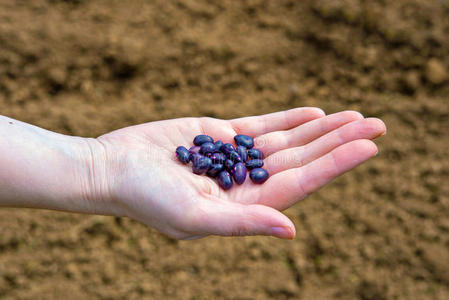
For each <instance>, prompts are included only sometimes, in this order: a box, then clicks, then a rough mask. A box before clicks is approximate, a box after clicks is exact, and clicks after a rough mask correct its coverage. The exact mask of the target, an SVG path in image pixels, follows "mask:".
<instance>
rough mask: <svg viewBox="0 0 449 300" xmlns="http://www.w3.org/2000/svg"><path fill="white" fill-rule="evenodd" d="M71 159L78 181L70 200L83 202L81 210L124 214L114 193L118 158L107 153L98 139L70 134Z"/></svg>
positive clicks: (95, 212) (104, 213)
mask: <svg viewBox="0 0 449 300" xmlns="http://www.w3.org/2000/svg"><path fill="white" fill-rule="evenodd" d="M70 138H71V139H72V141H71V143H72V145H73V146H72V149H73V151H72V157H73V158H74V164H75V167H74V168H73V169H74V172H75V174H74V177H75V178H76V181H77V182H79V185H78V186H77V191H76V192H75V194H74V195H73V196H72V197H73V201H80V202H81V203H83V211H80V212H83V213H92V214H102V215H115V216H123V215H125V214H124V209H123V206H122V205H121V204H120V202H119V201H118V200H117V199H116V198H115V197H114V196H113V193H112V192H111V188H112V186H113V182H114V180H115V178H116V173H117V169H118V168H117V166H118V165H119V163H118V158H117V157H110V155H109V156H108V153H107V149H106V146H105V144H104V143H103V142H101V141H100V140H99V139H95V138H79V137H70Z"/></svg>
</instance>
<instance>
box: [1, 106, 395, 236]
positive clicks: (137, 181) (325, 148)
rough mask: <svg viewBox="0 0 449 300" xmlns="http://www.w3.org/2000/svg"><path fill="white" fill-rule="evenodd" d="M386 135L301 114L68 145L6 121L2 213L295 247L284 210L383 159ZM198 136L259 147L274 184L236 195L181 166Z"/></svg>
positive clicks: (125, 133)
mask: <svg viewBox="0 0 449 300" xmlns="http://www.w3.org/2000/svg"><path fill="white" fill-rule="evenodd" d="M385 132H386V127H385V124H384V123H383V122H382V121H381V120H379V119H376V118H364V117H363V116H362V115H361V114H360V113H358V112H355V111H343V112H339V113H335V114H331V115H327V116H326V115H325V114H324V112H323V111H322V110H321V109H318V108H308V107H305V108H295V109H291V110H288V111H282V112H276V113H272V114H268V115H263V116H252V117H245V118H240V119H234V120H221V119H214V118H207V117H203V118H180V119H172V120H164V121H157V122H150V123H146V124H141V125H136V126H131V127H127V128H123V129H119V130H116V131H113V132H110V133H107V134H105V135H102V136H100V137H98V138H81V137H73V136H67V135H62V134H58V133H54V132H51V131H47V130H45V129H42V128H39V127H36V126H33V125H30V124H27V123H23V122H20V121H17V120H14V119H11V118H8V117H4V116H0V153H1V155H0V165H1V168H0V206H6V207H32V208H42V209H52V210H60V211H68V212H78V213H89V214H102V215H114V216H126V217H130V218H133V219H135V220H138V221H140V222H142V223H144V224H146V225H148V226H150V227H153V228H156V229H157V230H159V231H161V232H163V233H165V234H167V235H169V236H171V237H173V238H177V239H196V238H201V237H205V236H208V235H221V236H244V235H271V236H276V237H279V238H287V239H292V238H293V237H294V236H295V227H294V225H293V223H292V222H291V220H290V219H288V218H287V217H286V216H285V215H284V214H282V213H281V211H282V210H284V209H286V208H288V207H290V206H292V205H294V204H296V203H297V202H298V201H300V200H302V199H303V198H305V197H306V196H307V195H309V194H311V193H313V192H314V191H316V190H318V189H319V188H321V187H322V186H324V185H326V184H327V183H329V182H330V181H331V180H332V179H334V178H336V177H337V176H339V175H341V174H343V173H345V172H347V171H349V170H351V169H352V168H354V167H356V166H357V165H359V164H361V163H363V162H365V161H366V160H368V159H369V158H371V157H373V156H374V155H376V154H377V151H378V150H377V147H376V145H375V144H374V143H373V142H372V141H371V140H372V139H375V138H376V137H379V136H381V135H383V134H385ZM198 134H207V135H210V136H212V137H213V138H214V139H215V140H222V141H223V142H225V143H226V142H231V143H232V141H233V137H234V136H235V135H236V134H246V135H250V136H252V137H254V139H255V147H256V148H259V149H261V150H262V151H263V152H264V154H265V157H266V158H265V160H264V162H265V168H266V169H267V170H268V172H269V173H270V178H269V179H268V180H267V181H266V182H265V183H264V184H262V185H256V184H254V183H252V182H251V181H250V180H246V181H245V183H244V184H242V185H234V187H233V188H232V189H230V190H228V191H224V190H222V189H220V188H219V186H218V185H217V183H216V182H215V181H214V180H213V179H211V178H209V177H207V176H199V175H195V174H193V173H192V171H191V169H190V167H189V166H186V165H183V164H182V163H181V162H179V161H178V160H177V159H176V156H175V149H176V147H177V146H179V145H184V146H186V147H189V146H190V145H191V144H192V140H193V138H194V137H195V136H196V135H198Z"/></svg>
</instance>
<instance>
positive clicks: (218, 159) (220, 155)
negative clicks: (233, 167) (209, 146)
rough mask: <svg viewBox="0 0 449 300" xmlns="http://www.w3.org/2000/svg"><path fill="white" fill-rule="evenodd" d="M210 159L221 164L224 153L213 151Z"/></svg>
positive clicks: (224, 157) (224, 156)
mask: <svg viewBox="0 0 449 300" xmlns="http://www.w3.org/2000/svg"><path fill="white" fill-rule="evenodd" d="M210 159H212V162H213V163H214V164H223V163H224V161H225V160H226V155H224V154H223V153H220V152H215V153H213V154H212V155H211V157H210Z"/></svg>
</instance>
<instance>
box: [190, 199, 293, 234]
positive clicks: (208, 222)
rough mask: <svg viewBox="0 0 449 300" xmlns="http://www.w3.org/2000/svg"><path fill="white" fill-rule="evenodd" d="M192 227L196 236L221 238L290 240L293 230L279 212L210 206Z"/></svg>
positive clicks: (241, 206)
mask: <svg viewBox="0 0 449 300" xmlns="http://www.w3.org/2000/svg"><path fill="white" fill-rule="evenodd" d="M198 211H200V212H199V213H198V214H199V215H198V214H197V216H196V218H195V221H194V222H193V223H194V224H192V225H191V227H192V228H191V229H193V230H194V231H196V232H199V233H206V234H215V235H221V236H247V235H271V236H275V237H278V238H284V239H293V238H294V236H295V232H296V231H295V226H294V225H293V223H292V221H291V220H290V219H289V218H287V217H286V216H285V215H284V214H282V213H281V212H279V211H277V210H275V209H273V208H271V207H267V206H263V205H258V204H253V205H244V204H240V203H232V202H226V203H223V204H217V203H216V202H210V203H209V204H207V206H206V207H205V206H204V205H203V206H202V209H201V210H198Z"/></svg>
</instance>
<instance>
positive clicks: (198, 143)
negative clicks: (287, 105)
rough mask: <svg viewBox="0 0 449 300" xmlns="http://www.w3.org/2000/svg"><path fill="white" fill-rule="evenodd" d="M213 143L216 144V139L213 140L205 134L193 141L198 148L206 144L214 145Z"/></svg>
mask: <svg viewBox="0 0 449 300" xmlns="http://www.w3.org/2000/svg"><path fill="white" fill-rule="evenodd" d="M213 142H214V139H213V138H211V137H210V136H208V135H205V134H200V135H197V136H196V137H195V138H194V139H193V143H194V144H195V145H196V146H201V145H202V144H204V143H213Z"/></svg>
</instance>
